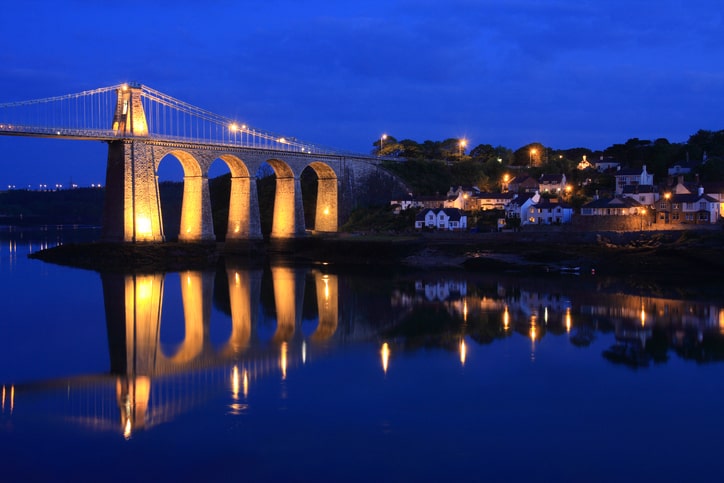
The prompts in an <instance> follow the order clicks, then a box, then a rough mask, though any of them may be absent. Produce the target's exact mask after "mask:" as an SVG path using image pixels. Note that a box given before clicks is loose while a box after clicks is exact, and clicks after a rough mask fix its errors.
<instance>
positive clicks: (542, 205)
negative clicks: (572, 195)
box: [533, 198, 573, 209]
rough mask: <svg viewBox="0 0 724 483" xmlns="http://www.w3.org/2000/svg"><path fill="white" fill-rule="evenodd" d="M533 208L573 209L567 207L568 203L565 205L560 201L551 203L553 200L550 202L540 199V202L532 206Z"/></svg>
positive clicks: (569, 206)
mask: <svg viewBox="0 0 724 483" xmlns="http://www.w3.org/2000/svg"><path fill="white" fill-rule="evenodd" d="M533 206H535V207H536V208H545V209H553V208H563V209H568V208H573V207H572V206H571V205H569V204H568V203H565V202H562V201H558V200H556V201H553V200H550V199H547V198H541V200H540V201H539V202H538V203H536V204H534V205H533Z"/></svg>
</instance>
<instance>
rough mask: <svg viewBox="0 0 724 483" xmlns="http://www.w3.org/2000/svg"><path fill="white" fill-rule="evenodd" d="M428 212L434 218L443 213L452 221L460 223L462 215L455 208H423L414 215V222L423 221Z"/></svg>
mask: <svg viewBox="0 0 724 483" xmlns="http://www.w3.org/2000/svg"><path fill="white" fill-rule="evenodd" d="M430 212H432V213H433V214H434V215H435V216H436V217H437V215H439V214H440V212H442V213H445V215H446V216H447V217H448V218H450V220H452V221H460V219H461V218H462V217H463V213H462V212H461V211H460V210H459V209H457V208H425V209H424V210H421V211H420V212H419V213H417V215H415V221H424V220H425V218H426V217H427V214H428V213H430Z"/></svg>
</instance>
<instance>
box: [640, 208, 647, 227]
mask: <svg viewBox="0 0 724 483" xmlns="http://www.w3.org/2000/svg"><path fill="white" fill-rule="evenodd" d="M644 216H646V208H644V209H642V210H641V231H644Z"/></svg>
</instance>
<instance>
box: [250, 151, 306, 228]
mask: <svg viewBox="0 0 724 483" xmlns="http://www.w3.org/2000/svg"><path fill="white" fill-rule="evenodd" d="M256 177H257V191H258V193H259V208H260V218H261V230H262V233H263V234H264V236H265V237H267V236H268V237H269V238H293V237H294V236H296V235H300V234H303V233H304V212H303V208H302V196H301V195H302V193H301V187H300V185H299V178H297V177H296V176H295V174H294V171H293V170H292V168H291V167H290V166H289V165H288V164H287V163H285V162H283V161H280V160H278V159H269V160H267V161H266V162H264V163H262V165H261V166H260V167H259V170H258V171H257V176H256Z"/></svg>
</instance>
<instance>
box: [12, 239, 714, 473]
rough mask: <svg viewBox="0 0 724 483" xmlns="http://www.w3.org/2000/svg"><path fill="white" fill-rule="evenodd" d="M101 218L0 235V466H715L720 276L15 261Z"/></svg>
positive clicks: (610, 469)
mask: <svg viewBox="0 0 724 483" xmlns="http://www.w3.org/2000/svg"><path fill="white" fill-rule="evenodd" d="M96 235H97V233H96V232H95V231H93V230H71V229H68V228H65V229H63V230H60V231H58V230H56V229H55V228H49V229H47V230H45V231H41V232H37V231H34V232H29V231H17V230H8V229H7V228H0V293H1V294H2V299H1V300H2V318H0V385H1V389H2V409H1V413H0V455H2V456H0V481H8V482H15V481H18V482H19V481H290V480H292V481H340V480H343V481H401V480H406V481H408V480H413V481H443V480H444V481H520V480H543V481H552V480H553V481H611V480H616V481H641V480H646V481H650V480H658V481H693V480H713V479H718V478H719V475H720V469H719V468H720V455H721V444H722V443H721V442H722V434H724V412H723V411H722V408H724V390H722V389H723V385H724V382H723V381H724V363H723V362H722V360H724V337H723V336H722V332H724V301H723V300H722V298H721V295H720V294H721V293H722V292H721V290H720V288H721V287H716V286H714V287H712V286H711V284H708V285H705V286H704V287H707V290H706V291H702V290H699V289H698V288H697V287H695V286H693V285H690V284H688V285H686V286H681V287H674V286H668V287H667V286H663V287H662V286H659V285H658V284H656V283H655V281H651V282H648V283H641V282H638V283H636V284H635V286H636V287H638V288H635V289H634V288H631V287H632V284H631V283H626V281H617V280H605V279H601V278H596V277H595V276H592V275H579V276H576V275H554V276H548V277H545V278H533V277H516V276H514V275H510V274H493V273H491V274H470V273H464V272H452V273H430V272H419V273H416V272H412V273H411V272H399V273H391V272H390V270H387V269H385V270H367V271H359V270H357V271H354V272H352V271H349V270H347V271H345V270H341V269H336V268H334V267H330V266H327V265H322V264H319V265H316V266H309V267H292V266H287V265H284V264H282V263H277V262H274V263H270V262H268V261H266V262H265V261H261V262H260V263H258V264H255V265H250V264H249V263H239V262H237V263H234V262H232V261H228V260H227V261H225V262H222V263H220V264H219V267H218V270H217V271H209V272H176V273H165V274H162V273H150V274H136V275H132V274H123V273H104V274H100V273H97V272H93V271H86V270H79V269H73V268H67V267H60V266H56V265H51V264H46V263H43V262H40V261H36V260H30V259H28V258H27V257H26V255H27V253H28V252H30V251H36V250H38V249H40V248H43V247H46V246H53V245H55V244H57V243H60V242H62V241H63V240H65V241H69V240H73V239H75V238H78V239H82V237H84V236H88V237H91V238H92V237H94V236H96Z"/></svg>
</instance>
